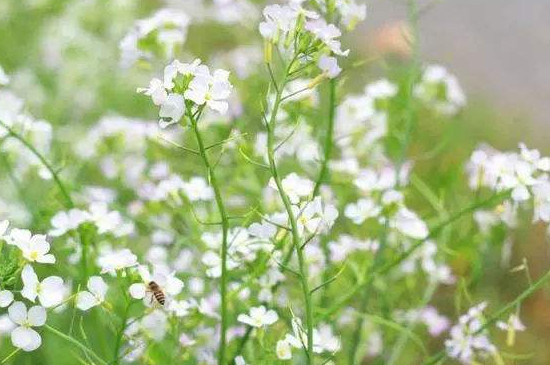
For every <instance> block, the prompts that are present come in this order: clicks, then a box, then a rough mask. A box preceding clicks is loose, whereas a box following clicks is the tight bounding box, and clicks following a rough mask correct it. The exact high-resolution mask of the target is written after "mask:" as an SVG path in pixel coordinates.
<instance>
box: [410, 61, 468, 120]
mask: <svg viewBox="0 0 550 365" xmlns="http://www.w3.org/2000/svg"><path fill="white" fill-rule="evenodd" d="M414 95H415V96H416V97H417V98H419V99H420V100H421V101H423V102H425V103H426V104H428V106H430V107H432V108H434V110H435V111H436V112H438V113H441V114H444V115H450V116H452V115H454V114H456V113H458V112H459V111H460V109H462V107H464V105H466V96H465V95H464V92H463V91H462V88H461V87H460V84H459V83H458V80H457V78H456V77H455V76H454V75H452V74H451V73H449V72H448V71H447V70H446V69H445V68H444V67H443V66H440V65H430V66H427V67H426V68H425V70H424V72H423V74H422V80H421V81H420V83H419V84H417V85H416V86H415V88H414Z"/></svg>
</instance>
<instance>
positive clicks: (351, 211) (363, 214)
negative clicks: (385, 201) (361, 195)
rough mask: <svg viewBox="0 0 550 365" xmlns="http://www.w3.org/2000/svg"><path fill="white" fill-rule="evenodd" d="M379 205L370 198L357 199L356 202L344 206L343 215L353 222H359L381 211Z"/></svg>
mask: <svg viewBox="0 0 550 365" xmlns="http://www.w3.org/2000/svg"><path fill="white" fill-rule="evenodd" d="M381 210H382V209H381V207H380V206H378V205H377V204H376V203H375V202H374V200H372V199H370V198H366V199H359V200H358V201H357V203H351V204H348V205H347V206H346V209H345V210H344V215H345V216H346V217H347V218H349V219H351V221H352V222H353V223H355V224H361V223H363V222H364V221H366V220H367V219H369V218H373V217H376V216H378V215H379V214H380V212H381Z"/></svg>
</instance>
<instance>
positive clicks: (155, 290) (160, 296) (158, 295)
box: [147, 281, 166, 305]
mask: <svg viewBox="0 0 550 365" xmlns="http://www.w3.org/2000/svg"><path fill="white" fill-rule="evenodd" d="M147 288H148V290H149V291H150V292H151V293H152V294H153V297H152V298H151V302H152V301H153V298H154V299H156V300H157V302H159V304H160V305H164V303H166V297H165V295H164V292H163V291H162V289H161V288H160V286H159V285H158V284H157V283H155V282H154V281H151V282H149V284H147Z"/></svg>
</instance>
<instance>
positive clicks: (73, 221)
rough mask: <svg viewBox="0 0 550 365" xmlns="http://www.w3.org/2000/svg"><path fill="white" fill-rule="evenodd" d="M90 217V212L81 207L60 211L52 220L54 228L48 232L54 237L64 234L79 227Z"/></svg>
mask: <svg viewBox="0 0 550 365" xmlns="http://www.w3.org/2000/svg"><path fill="white" fill-rule="evenodd" d="M88 218H89V215H88V213H87V212H85V211H83V210H80V209H71V210H69V211H68V212H58V213H57V214H56V215H54V216H53V218H52V220H51V225H52V229H51V230H50V231H49V232H48V234H49V235H50V236H53V237H59V236H62V235H64V234H65V233H67V232H69V231H72V230H74V229H77V228H78V226H80V225H81V224H82V223H84V222H85V221H86V220H87V219H88Z"/></svg>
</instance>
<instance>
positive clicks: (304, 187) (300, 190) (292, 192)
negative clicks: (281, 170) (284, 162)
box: [269, 172, 313, 204]
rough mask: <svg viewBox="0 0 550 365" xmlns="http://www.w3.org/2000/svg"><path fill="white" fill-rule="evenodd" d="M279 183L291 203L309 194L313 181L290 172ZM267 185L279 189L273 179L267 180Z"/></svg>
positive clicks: (295, 202)
mask: <svg viewBox="0 0 550 365" xmlns="http://www.w3.org/2000/svg"><path fill="white" fill-rule="evenodd" d="M281 185H282V187H283V190H284V192H285V193H286V194H287V196H288V198H289V199H290V202H291V203H292V204H298V203H299V202H300V199H301V198H305V197H308V196H310V195H311V194H312V193H313V181H311V180H309V179H306V178H303V177H300V176H299V175H298V174H296V173H294V172H293V173H290V174H289V175H287V176H286V177H285V178H284V179H283V180H282V181H281ZM269 186H270V187H271V188H273V189H275V190H277V191H278V190H279V189H278V187H277V184H276V183H275V180H274V179H273V178H271V180H269Z"/></svg>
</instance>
